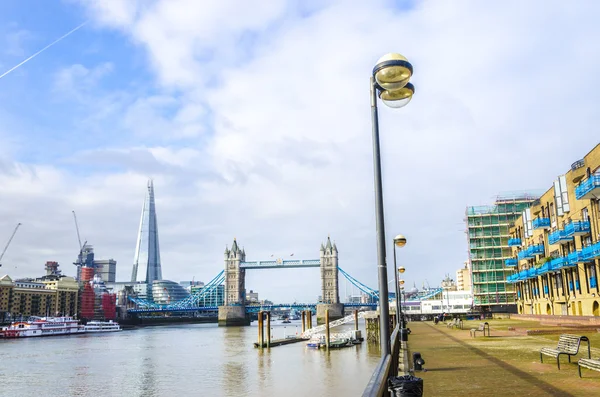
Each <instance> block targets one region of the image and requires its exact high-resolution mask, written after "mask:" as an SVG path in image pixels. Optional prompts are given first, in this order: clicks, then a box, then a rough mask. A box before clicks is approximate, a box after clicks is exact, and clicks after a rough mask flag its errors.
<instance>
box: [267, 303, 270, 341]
mask: <svg viewBox="0 0 600 397" xmlns="http://www.w3.org/2000/svg"><path fill="white" fill-rule="evenodd" d="M270 347H271V312H267V348H270Z"/></svg>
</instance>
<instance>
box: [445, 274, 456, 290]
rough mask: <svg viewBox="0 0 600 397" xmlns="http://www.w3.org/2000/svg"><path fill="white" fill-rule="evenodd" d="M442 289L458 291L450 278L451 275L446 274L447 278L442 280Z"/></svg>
mask: <svg viewBox="0 0 600 397" xmlns="http://www.w3.org/2000/svg"><path fill="white" fill-rule="evenodd" d="M442 288H443V289H444V290H446V291H456V290H457V288H456V283H455V282H454V280H452V279H451V278H450V275H449V274H446V278H444V279H443V280H442Z"/></svg>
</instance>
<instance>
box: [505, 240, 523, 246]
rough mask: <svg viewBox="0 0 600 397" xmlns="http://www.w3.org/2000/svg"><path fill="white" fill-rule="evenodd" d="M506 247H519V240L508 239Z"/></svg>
mask: <svg viewBox="0 0 600 397" xmlns="http://www.w3.org/2000/svg"><path fill="white" fill-rule="evenodd" d="M508 246H509V247H519V246H521V239H520V238H509V239H508Z"/></svg>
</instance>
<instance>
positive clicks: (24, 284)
mask: <svg viewBox="0 0 600 397" xmlns="http://www.w3.org/2000/svg"><path fill="white" fill-rule="evenodd" d="M78 293H79V285H78V284H77V281H75V279H74V278H72V277H65V276H57V275H50V276H44V277H41V278H40V279H36V280H34V279H22V280H14V281H13V280H12V279H11V278H10V277H9V276H8V275H5V276H3V277H2V278H0V320H1V321H4V320H6V319H7V318H15V317H20V316H24V317H27V316H48V315H50V316H53V315H57V314H59V315H65V316H74V315H76V314H77V309H78Z"/></svg>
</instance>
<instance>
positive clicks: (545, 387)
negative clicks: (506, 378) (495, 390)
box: [427, 324, 574, 397]
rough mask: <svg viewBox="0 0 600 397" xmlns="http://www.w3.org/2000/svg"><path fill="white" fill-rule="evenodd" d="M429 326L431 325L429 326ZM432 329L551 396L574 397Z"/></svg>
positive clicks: (428, 370)
mask: <svg viewBox="0 0 600 397" xmlns="http://www.w3.org/2000/svg"><path fill="white" fill-rule="evenodd" d="M428 325H429V324H428ZM429 326H430V327H431V328H433V329H435V330H436V331H437V332H439V333H440V334H442V335H445V336H446V337H448V338H449V339H451V340H453V341H454V342H456V343H458V344H460V345H462V346H463V347H465V348H466V349H468V350H470V351H471V352H473V353H475V354H477V355H478V356H480V357H483V358H485V359H486V360H488V361H490V362H492V363H493V364H495V365H497V366H499V367H501V368H503V369H505V370H506V371H508V372H510V373H511V374H513V375H514V376H516V377H517V378H520V379H522V380H524V381H525V382H528V383H530V384H531V385H533V386H535V387H537V388H538V389H541V390H543V391H545V392H546V393H548V395H549V396H562V397H574V396H573V395H572V394H569V393H567V392H565V391H564V390H561V389H558V388H556V387H554V386H552V385H551V384H549V383H546V382H544V381H542V380H539V379H537V378H536V377H535V376H533V375H530V374H528V373H527V372H525V371H522V370H520V369H519V368H517V367H514V366H512V365H510V364H508V363H506V362H504V361H502V360H499V359H497V358H496V357H494V356H491V355H489V354H488V353H486V352H484V351H483V350H480V349H478V348H476V347H474V346H471V345H469V344H468V343H465V342H463V341H462V340H460V339H457V338H455V337H453V336H452V335H450V334H448V333H446V332H442V331H440V330H439V329H437V328H435V327H434V326H431V325H429ZM430 371H433V370H432V369H427V372H430Z"/></svg>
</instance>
